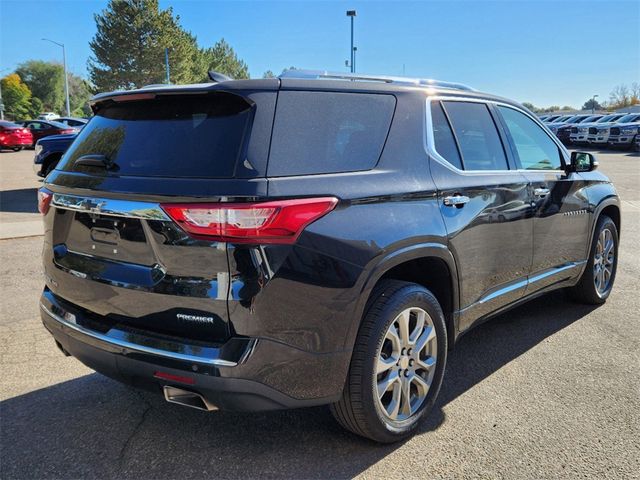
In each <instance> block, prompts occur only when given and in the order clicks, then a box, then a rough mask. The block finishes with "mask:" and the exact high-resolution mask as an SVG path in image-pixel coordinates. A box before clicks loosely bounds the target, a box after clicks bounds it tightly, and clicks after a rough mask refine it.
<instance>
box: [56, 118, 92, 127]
mask: <svg viewBox="0 0 640 480" xmlns="http://www.w3.org/2000/svg"><path fill="white" fill-rule="evenodd" d="M53 120H55V121H56V122H59V123H64V124H65V125H67V126H69V127H74V128H82V127H84V126H85V125H86V124H87V122H88V121H89V120H87V119H86V118H78V117H60V118H55V119H53Z"/></svg>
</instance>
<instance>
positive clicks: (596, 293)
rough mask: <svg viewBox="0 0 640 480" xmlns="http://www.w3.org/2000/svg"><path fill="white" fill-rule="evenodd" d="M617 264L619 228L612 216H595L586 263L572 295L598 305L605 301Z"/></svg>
mask: <svg viewBox="0 0 640 480" xmlns="http://www.w3.org/2000/svg"><path fill="white" fill-rule="evenodd" d="M617 267H618V229H617V228H616V224H615V223H614V222H613V220H611V218H609V217H607V216H606V215H601V216H600V218H599V219H598V223H597V225H596V229H595V232H594V236H593V240H592V242H591V251H590V252H589V259H588V260H587V266H586V268H585V270H584V272H583V274H582V277H580V281H579V282H578V284H577V285H576V286H575V287H573V288H571V289H570V292H571V296H572V297H573V298H574V299H575V300H577V301H579V302H581V303H588V304H591V305H598V304H601V303H604V302H606V301H607V298H608V297H609V295H610V294H611V289H612V288H613V282H614V280H615V279H616V269H617Z"/></svg>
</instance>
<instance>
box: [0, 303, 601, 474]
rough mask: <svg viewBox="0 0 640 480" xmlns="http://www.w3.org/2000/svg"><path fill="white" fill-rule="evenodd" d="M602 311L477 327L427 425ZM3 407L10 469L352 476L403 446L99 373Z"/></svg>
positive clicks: (324, 415)
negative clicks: (197, 404)
mask: <svg viewBox="0 0 640 480" xmlns="http://www.w3.org/2000/svg"><path fill="white" fill-rule="evenodd" d="M592 310H593V307H587V306H583V305H576V304H574V303H571V302H570V301H568V300H567V299H566V298H565V296H564V294H563V293H562V292H556V293H553V294H551V295H549V296H546V297H543V298H539V299H537V300H534V301H532V302H530V303H529V304H527V305H524V306H522V307H520V308H518V309H516V310H513V311H511V312H509V313H506V314H504V315H502V316H500V317H498V318H497V319H495V320H494V321H492V322H489V323H486V324H484V325H482V326H480V327H478V328H477V329H475V330H473V331H472V332H470V333H469V334H467V335H466V336H465V337H463V338H462V339H461V340H460V343H459V344H458V346H457V348H456V349H455V350H454V351H452V352H451V354H450V357H449V361H448V366H447V375H446V377H445V381H444V385H443V388H442V391H441V393H440V397H439V400H438V403H437V404H436V407H435V409H434V411H433V412H432V414H431V416H430V418H429V420H428V421H427V422H426V424H425V425H424V426H423V427H422V429H421V431H420V432H419V433H418V434H421V433H425V432H428V431H430V430H435V429H437V428H438V427H439V426H440V425H441V424H442V423H443V422H445V421H446V419H445V416H444V413H443V410H442V408H443V407H444V406H445V405H446V404H448V403H449V402H451V401H452V400H454V399H455V398H457V397H458V396H459V395H461V394H463V393H464V392H466V391H467V390H469V389H471V388H473V387H474V385H476V384H478V383H479V382H481V381H482V380H483V379H485V378H486V377H488V376H489V375H491V374H492V373H494V372H495V371H496V370H498V369H500V368H501V367H502V366H504V365H505V364H507V363H509V362H510V361H512V360H513V359H515V358H517V357H518V356H520V355H522V354H523V353H525V352H526V351H528V350H529V349H531V348H532V347H534V346H535V345H537V344H538V343H540V342H541V341H543V340H544V339H545V338H547V337H549V336H551V335H553V334H554V333H556V332H558V331H559V330H562V329H563V328H565V327H567V326H568V325H571V324H572V323H573V322H575V321H578V320H580V319H581V318H583V317H584V316H585V315H587V314H588V313H589V312H590V311H592ZM69 361H73V360H72V359H69ZM25 374H28V373H25ZM0 413H1V416H2V437H1V440H0V441H1V445H0V447H1V450H2V457H3V461H2V467H1V471H0V476H1V477H2V478H3V479H7V478H18V477H21V478H44V477H56V478H78V477H100V478H105V477H111V478H125V477H126V478H176V477H182V478H185V477H198V478H204V477H216V478H254V477H260V478H272V477H277V478H283V477H294V478H346V477H353V476H354V475H357V474H358V473H360V472H362V471H364V470H365V469H367V468H368V467H369V466H371V465H373V464H375V463H377V462H378V461H380V460H381V459H383V458H384V457H386V456H387V455H389V454H390V453H392V452H393V451H394V450H395V449H397V448H399V447H400V446H401V445H402V444H396V445H393V446H388V445H387V446H380V445H376V444H373V443H371V442H369V441H366V440H364V439H361V438H359V437H356V436H354V435H351V434H349V433H347V432H344V431H343V430H342V429H341V428H340V427H339V426H338V425H337V424H336V423H335V422H334V421H333V419H332V418H331V415H330V413H329V412H328V409H326V408H310V409H303V410H294V411H278V412H268V413H249V414H237V413H220V412H218V413H210V414H207V413H204V412H199V411H196V410H190V409H188V408H183V407H178V406H175V405H170V404H167V403H165V402H164V400H162V399H161V397H160V396H159V395H153V394H150V393H143V392H139V391H136V390H134V389H131V388H128V387H126V386H124V385H121V384H119V383H117V382H115V381H112V380H110V379H107V378H105V377H103V376H101V375H98V374H91V375H87V376H84V377H80V378H77V379H74V380H71V381H67V382H64V383H60V384H57V385H53V386H51V387H47V388H44V389H41V390H37V391H34V392H30V393H27V394H24V395H21V396H18V397H14V398H11V399H8V400H6V401H4V402H2V403H0Z"/></svg>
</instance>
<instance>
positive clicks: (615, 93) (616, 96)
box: [609, 84, 631, 109]
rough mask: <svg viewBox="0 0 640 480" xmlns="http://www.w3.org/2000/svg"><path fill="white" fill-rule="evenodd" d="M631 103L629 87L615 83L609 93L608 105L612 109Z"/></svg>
mask: <svg viewBox="0 0 640 480" xmlns="http://www.w3.org/2000/svg"><path fill="white" fill-rule="evenodd" d="M629 105H631V94H630V92H629V87H627V86H626V85H624V84H620V85H616V86H615V87H614V89H613V90H612V91H611V93H610V94H609V106H610V107H611V108H613V109H616V108H624V107H628V106H629Z"/></svg>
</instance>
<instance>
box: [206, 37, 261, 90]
mask: <svg viewBox="0 0 640 480" xmlns="http://www.w3.org/2000/svg"><path fill="white" fill-rule="evenodd" d="M200 54H201V56H202V62H203V64H204V65H203V66H204V69H203V70H201V72H202V73H201V74H200V77H201V81H207V80H208V78H209V77H208V72H209V70H213V71H215V72H218V73H222V74H224V75H228V76H230V77H231V78H249V67H248V66H247V64H246V63H245V62H244V61H242V60H240V59H239V58H238V55H237V54H236V52H235V51H234V50H233V48H231V45H229V44H228V43H227V42H226V41H225V39H224V38H221V39H220V40H218V41H217V42H216V44H215V45H214V46H213V47H211V48H206V49H203V50H201V51H200Z"/></svg>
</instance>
